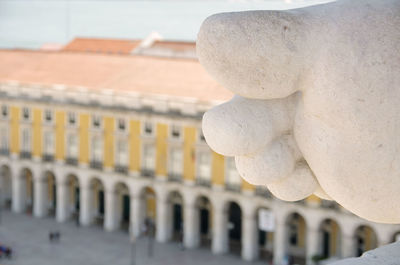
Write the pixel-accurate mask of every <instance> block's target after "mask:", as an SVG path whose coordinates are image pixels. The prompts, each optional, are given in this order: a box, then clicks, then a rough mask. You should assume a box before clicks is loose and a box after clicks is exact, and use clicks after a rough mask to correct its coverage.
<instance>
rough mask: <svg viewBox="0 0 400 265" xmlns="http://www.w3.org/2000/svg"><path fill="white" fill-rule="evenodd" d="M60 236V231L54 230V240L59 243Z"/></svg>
mask: <svg viewBox="0 0 400 265" xmlns="http://www.w3.org/2000/svg"><path fill="white" fill-rule="evenodd" d="M60 237H61V235H60V231H55V232H54V241H55V242H57V243H59V242H60Z"/></svg>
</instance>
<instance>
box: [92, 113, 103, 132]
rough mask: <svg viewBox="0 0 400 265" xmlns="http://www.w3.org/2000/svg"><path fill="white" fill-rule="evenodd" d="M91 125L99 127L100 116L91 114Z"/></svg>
mask: <svg viewBox="0 0 400 265" xmlns="http://www.w3.org/2000/svg"><path fill="white" fill-rule="evenodd" d="M92 127H93V128H96V129H99V128H100V127H101V118H100V116H98V115H93V116H92Z"/></svg>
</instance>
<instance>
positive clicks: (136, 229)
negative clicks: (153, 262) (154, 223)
mask: <svg viewBox="0 0 400 265" xmlns="http://www.w3.org/2000/svg"><path fill="white" fill-rule="evenodd" d="M143 203H144V200H143V198H141V197H140V196H137V195H131V205H130V207H131V211H130V218H129V221H130V223H131V224H130V231H131V234H132V235H133V236H134V237H135V238H136V237H138V236H139V235H140V233H141V229H142V226H143V219H144V216H145V213H144V212H143V207H142V204H143Z"/></svg>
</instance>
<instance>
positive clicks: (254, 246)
mask: <svg viewBox="0 0 400 265" xmlns="http://www.w3.org/2000/svg"><path fill="white" fill-rule="evenodd" d="M242 236H243V238H242V258H243V259H244V260H245V261H254V260H256V259H257V258H258V254H259V247H258V229H257V222H256V218H255V216H254V215H251V214H249V215H244V216H243V222H242Z"/></svg>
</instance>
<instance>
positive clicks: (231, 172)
mask: <svg viewBox="0 0 400 265" xmlns="http://www.w3.org/2000/svg"><path fill="white" fill-rule="evenodd" d="M225 182H226V184H228V185H232V186H240V184H241V179H240V175H239V172H238V171H237V170H236V165H235V158H234V157H226V180H225Z"/></svg>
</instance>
